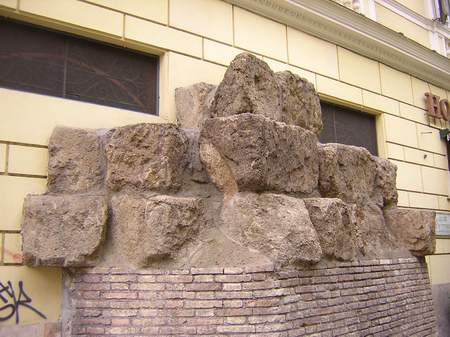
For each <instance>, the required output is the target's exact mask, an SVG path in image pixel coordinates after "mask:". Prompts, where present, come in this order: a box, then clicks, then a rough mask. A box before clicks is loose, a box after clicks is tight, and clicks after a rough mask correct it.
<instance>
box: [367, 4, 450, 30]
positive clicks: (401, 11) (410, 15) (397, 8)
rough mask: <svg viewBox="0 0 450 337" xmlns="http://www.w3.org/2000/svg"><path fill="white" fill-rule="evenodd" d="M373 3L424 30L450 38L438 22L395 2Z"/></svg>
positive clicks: (446, 28)
mask: <svg viewBox="0 0 450 337" xmlns="http://www.w3.org/2000/svg"><path fill="white" fill-rule="evenodd" d="M375 2H376V3H378V4H379V5H381V6H383V7H385V8H387V9H389V10H390V11H392V12H394V13H396V14H398V15H400V16H402V17H403V18H405V19H406V20H409V21H411V22H413V23H415V24H416V25H418V26H420V27H422V28H424V29H426V30H429V31H433V32H434V31H437V32H439V34H441V35H443V36H445V37H447V38H448V37H450V29H449V28H448V27H447V26H446V25H443V24H441V23H440V22H439V21H438V20H431V19H429V18H427V17H425V16H423V15H420V14H419V13H416V12H415V11H413V10H412V9H409V8H408V7H406V6H404V5H402V4H401V3H399V2H397V1H395V0H375Z"/></svg>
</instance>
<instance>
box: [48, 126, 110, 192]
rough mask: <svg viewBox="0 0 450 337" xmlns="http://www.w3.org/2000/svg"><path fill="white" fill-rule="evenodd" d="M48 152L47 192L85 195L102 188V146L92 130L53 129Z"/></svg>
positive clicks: (98, 137)
mask: <svg viewBox="0 0 450 337" xmlns="http://www.w3.org/2000/svg"><path fill="white" fill-rule="evenodd" d="M48 152H49V161H48V178H47V184H48V190H49V191H50V192H63V193H71V192H87V191H92V190H98V189H100V188H101V187H102V186H103V180H104V168H103V166H104V159H103V154H102V153H103V152H102V144H101V138H100V136H99V135H98V134H97V133H96V131H95V130H87V129H76V128H67V127H56V128H55V129H54V130H53V133H52V135H51V137H50V141H49V144H48Z"/></svg>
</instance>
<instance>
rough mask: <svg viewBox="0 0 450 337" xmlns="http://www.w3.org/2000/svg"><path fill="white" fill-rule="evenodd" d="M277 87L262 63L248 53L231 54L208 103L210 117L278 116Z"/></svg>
mask: <svg viewBox="0 0 450 337" xmlns="http://www.w3.org/2000/svg"><path fill="white" fill-rule="evenodd" d="M280 108H281V104H280V89H279V87H278V84H277V81H276V80H275V74H274V72H273V71H272V70H271V69H270V67H269V66H268V65H267V63H266V62H264V61H262V60H260V59H258V58H257V57H256V56H254V55H252V54H248V53H242V54H239V55H238V56H236V57H235V59H234V60H233V61H232V62H231V64H230V65H229V67H228V69H227V71H226V73H225V76H224V78H223V80H222V82H221V83H220V84H219V86H218V88H217V90H216V93H215V96H214V100H213V102H212V106H211V112H212V116H213V117H227V116H231V115H236V114H242V113H254V114H260V115H263V116H266V117H269V118H272V119H276V120H278V119H279V113H280V112H281V109H280Z"/></svg>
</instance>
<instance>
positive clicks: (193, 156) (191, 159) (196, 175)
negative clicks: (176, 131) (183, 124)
mask: <svg viewBox="0 0 450 337" xmlns="http://www.w3.org/2000/svg"><path fill="white" fill-rule="evenodd" d="M183 132H184V134H185V135H186V137H187V140H188V150H187V157H188V164H187V172H188V176H189V177H190V179H191V180H193V181H196V182H199V183H208V182H210V180H209V176H208V173H207V172H206V170H205V168H204V167H203V164H202V162H201V160H200V143H199V137H200V130H198V129H183Z"/></svg>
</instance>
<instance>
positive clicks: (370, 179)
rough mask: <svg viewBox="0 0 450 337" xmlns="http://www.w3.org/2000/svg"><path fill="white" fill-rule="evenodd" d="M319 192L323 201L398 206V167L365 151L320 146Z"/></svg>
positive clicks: (333, 144) (357, 148)
mask: <svg viewBox="0 0 450 337" xmlns="http://www.w3.org/2000/svg"><path fill="white" fill-rule="evenodd" d="M318 150H319V158H320V160H319V162H320V164H319V172H320V174H319V190H320V193H321V194H322V196H324V197H333V198H340V199H342V200H344V201H345V202H348V203H357V204H360V205H361V204H365V203H367V202H369V201H370V202H371V203H375V204H377V205H378V206H379V207H385V206H392V205H396V204H397V199H398V194H397V188H396V177H397V167H396V166H395V165H394V164H392V163H391V162H390V161H389V160H387V159H382V158H379V157H375V156H372V155H371V154H370V153H369V151H367V150H366V149H365V148H363V147H357V146H351V145H344V144H335V143H329V144H319V146H318Z"/></svg>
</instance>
